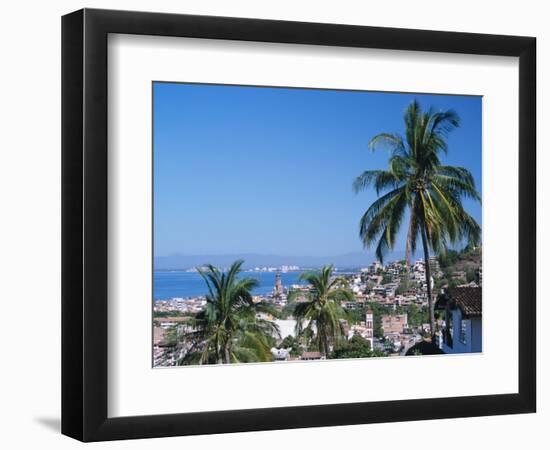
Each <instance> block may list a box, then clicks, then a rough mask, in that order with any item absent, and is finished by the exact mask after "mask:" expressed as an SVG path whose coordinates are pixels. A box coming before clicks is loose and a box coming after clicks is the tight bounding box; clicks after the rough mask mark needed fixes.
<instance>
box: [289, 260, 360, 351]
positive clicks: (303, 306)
mask: <svg viewBox="0 0 550 450" xmlns="http://www.w3.org/2000/svg"><path fill="white" fill-rule="evenodd" d="M300 280H302V281H306V282H307V283H309V284H310V285H311V287H312V288H311V290H310V291H309V292H297V293H294V292H292V293H291V294H290V295H289V300H290V301H293V300H294V298H295V297H303V298H302V300H301V301H300V302H296V305H295V307H294V317H295V318H296V331H297V334H298V335H300V334H302V333H303V332H306V335H312V332H313V326H314V325H315V329H316V331H315V340H316V344H317V346H318V348H319V351H320V352H321V354H322V355H323V356H325V357H327V356H328V354H329V349H330V344H331V343H334V342H336V340H337V338H338V337H339V336H340V334H341V330H340V319H343V318H345V317H346V313H345V311H344V310H343V308H342V306H341V305H340V301H341V300H353V294H352V293H351V292H350V291H349V290H348V289H347V282H346V280H345V279H344V278H342V277H334V276H333V266H332V265H329V266H324V267H322V268H321V270H319V271H312V272H304V273H302V274H301V275H300ZM305 322H307V325H306V328H303V326H304V323H305Z"/></svg>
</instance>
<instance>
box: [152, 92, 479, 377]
mask: <svg viewBox="0 0 550 450" xmlns="http://www.w3.org/2000/svg"><path fill="white" fill-rule="evenodd" d="M482 100H483V99H482V97H481V96H472V95H457V94H443V93H442V94H437V95H434V94H423V93H405V92H376V91H357V90H337V89H317V88H297V87H270V86H241V85H221V84H201V83H185V82H167V81H154V82H153V83H152V136H153V139H152V141H153V142H152V153H153V155H152V158H153V217H152V220H153V262H152V264H153V298H152V322H153V323H152V337H153V342H152V365H153V367H155V368H156V367H175V366H189V365H193V366H195V365H207V364H208V365H224V364H242V363H269V362H271V363H278V362H289V361H323V360H337V359H350V358H373V357H374V358H384V357H396V356H423V355H445V354H456V353H480V352H482V351H483V345H482V344H483V343H482V273H483V272H482V202H481V199H482V192H481V186H482V180H481V176H482V133H481V131H482V103H483V102H482Z"/></svg>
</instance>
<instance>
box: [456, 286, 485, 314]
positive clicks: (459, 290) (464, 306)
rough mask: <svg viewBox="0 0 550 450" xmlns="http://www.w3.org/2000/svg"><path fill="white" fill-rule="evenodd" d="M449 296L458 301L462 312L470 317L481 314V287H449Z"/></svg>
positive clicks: (457, 303)
mask: <svg viewBox="0 0 550 450" xmlns="http://www.w3.org/2000/svg"><path fill="white" fill-rule="evenodd" d="M449 296H450V297H451V299H452V300H454V301H455V302H456V305H457V306H458V307H459V308H460V309H461V311H462V313H463V314H464V315H465V316H468V317H475V316H481V311H482V308H481V305H482V302H481V288H480V287H475V288H474V287H456V288H450V289H449Z"/></svg>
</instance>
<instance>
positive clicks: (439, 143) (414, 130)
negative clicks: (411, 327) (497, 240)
mask: <svg viewBox="0 0 550 450" xmlns="http://www.w3.org/2000/svg"><path fill="white" fill-rule="evenodd" d="M404 121H405V138H404V139H403V137H402V136H400V135H399V134H390V133H381V134H378V135H377V136H375V137H373V138H372V139H371V141H370V143H369V147H370V149H371V150H376V149H377V148H379V147H385V148H386V149H388V150H389V161H388V163H389V167H388V170H367V171H365V172H363V173H362V174H361V175H359V176H358V177H357V178H356V179H355V181H354V183H353V188H354V190H355V192H356V193H357V192H359V191H362V190H365V189H366V188H368V187H370V186H373V187H374V188H375V190H376V193H377V195H378V196H379V198H378V199H377V200H376V201H375V202H374V203H372V205H371V206H370V207H369V208H368V209H367V211H366V212H365V213H364V214H363V216H362V217H361V221H360V227H359V235H360V237H361V239H362V240H363V244H364V245H365V247H368V246H371V245H372V244H374V243H376V256H377V257H378V259H379V260H380V261H381V262H382V261H383V258H384V255H385V254H386V253H387V252H388V251H389V250H391V249H393V246H394V243H395V237H396V234H397V232H398V230H399V228H400V227H401V224H402V222H403V219H404V218H405V212H406V211H408V212H409V214H408V216H407V217H408V220H409V223H408V232H407V239H406V261H407V268H408V266H409V258H410V253H411V252H414V251H415V250H416V243H417V238H418V237H420V239H421V241H422V250H423V252H424V263H425V274H426V286H427V294H428V302H429V310H430V328H431V333H432V336H433V335H434V333H435V317H434V304H433V298H432V290H431V273H430V265H429V258H430V250H432V251H433V252H434V253H436V254H437V253H439V252H441V251H444V250H445V249H446V248H447V245H449V244H452V243H457V242H463V241H464V240H467V241H468V243H469V244H471V245H477V244H478V243H479V241H480V237H481V228H480V226H479V225H478V224H477V222H476V221H475V220H474V219H473V218H472V217H471V216H470V215H469V214H468V213H467V212H466V211H465V210H464V208H463V206H462V199H463V198H464V197H467V198H472V199H475V200H477V201H479V202H481V198H480V196H479V193H478V192H477V190H476V187H475V183H474V178H473V176H472V174H471V173H470V171H469V170H468V169H465V168H464V167H454V166H447V165H443V164H442V163H441V160H440V157H441V154H447V150H448V149H447V143H446V142H445V141H446V137H447V135H448V133H449V132H451V131H452V130H453V129H455V128H457V127H458V126H459V125H460V120H459V117H458V116H457V114H456V113H455V112H454V111H453V110H448V111H442V112H436V111H434V110H433V109H432V108H431V109H430V110H428V111H426V112H423V111H422V109H421V107H420V105H419V104H418V102H417V101H416V100H415V101H413V102H412V103H411V104H410V105H409V106H408V108H407V109H406V111H405V114H404ZM381 193H383V194H382V195H380V194H381Z"/></svg>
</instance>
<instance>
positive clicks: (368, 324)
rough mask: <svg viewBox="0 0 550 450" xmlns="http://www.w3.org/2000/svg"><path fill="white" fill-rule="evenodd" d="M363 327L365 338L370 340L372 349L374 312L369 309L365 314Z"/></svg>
mask: <svg viewBox="0 0 550 450" xmlns="http://www.w3.org/2000/svg"><path fill="white" fill-rule="evenodd" d="M365 328H366V329H367V330H366V336H365V339H366V340H367V341H369V342H370V349H371V350H373V349H374V314H373V313H372V311H371V310H370V309H369V310H367V313H366V315H365Z"/></svg>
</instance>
